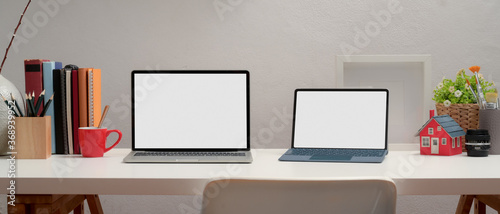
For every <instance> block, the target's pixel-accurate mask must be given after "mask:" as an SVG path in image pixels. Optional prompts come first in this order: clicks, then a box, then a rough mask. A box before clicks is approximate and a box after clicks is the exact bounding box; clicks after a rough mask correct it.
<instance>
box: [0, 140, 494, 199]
mask: <svg viewBox="0 0 500 214" xmlns="http://www.w3.org/2000/svg"><path fill="white" fill-rule="evenodd" d="M129 151H130V150H129V149H113V150H111V151H110V152H108V153H106V154H105V157H103V158H82V157H81V156H79V155H73V156H70V155H53V156H52V157H51V158H50V159H47V160H17V165H16V170H17V174H16V179H15V181H16V194H103V195H195V194H200V193H201V192H202V191H203V188H204V186H205V184H206V183H207V182H208V181H209V180H211V179H214V178H217V177H224V178H227V177H230V178H262V179H341V178H353V177H356V178H357V177H361V178H368V177H380V176H388V177H390V178H392V179H393V180H394V181H395V183H396V185H397V190H398V194H401V195H461V194H471V195H473V194H500V155H495V156H492V155H490V156H489V157H485V158H473V157H467V156H466V155H465V153H464V154H462V155H457V156H451V157H443V156H421V155H419V152H418V151H390V152H389V155H388V156H387V157H386V158H385V160H384V162H383V163H381V164H364V163H310V162H309V163H305V162H280V161H278V158H279V157H280V156H281V154H283V153H284V152H285V149H255V150H252V152H253V156H254V161H253V163H251V164H125V163H122V159H123V157H125V155H126V154H128V152H129ZM4 158H5V157H4ZM8 167H9V163H8V161H5V160H4V161H1V162H0V183H2V184H3V188H1V193H3V194H7V189H6V188H7V184H8V182H9V181H10V178H8V177H7V174H8Z"/></svg>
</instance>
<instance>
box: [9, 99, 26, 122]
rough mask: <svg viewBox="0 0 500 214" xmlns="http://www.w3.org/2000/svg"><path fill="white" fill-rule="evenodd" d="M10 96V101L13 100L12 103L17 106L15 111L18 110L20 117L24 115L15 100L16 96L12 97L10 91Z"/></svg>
mask: <svg viewBox="0 0 500 214" xmlns="http://www.w3.org/2000/svg"><path fill="white" fill-rule="evenodd" d="M10 98H11V99H12V101H14V104H16V108H17V111H19V115H21V117H24V115H23V111H21V108H19V105H18V104H17V100H16V98H14V95H13V94H12V93H10Z"/></svg>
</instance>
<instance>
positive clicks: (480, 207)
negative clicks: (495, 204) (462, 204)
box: [474, 198, 486, 214]
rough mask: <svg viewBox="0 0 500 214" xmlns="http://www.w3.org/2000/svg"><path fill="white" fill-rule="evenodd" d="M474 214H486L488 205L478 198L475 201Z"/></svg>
mask: <svg viewBox="0 0 500 214" xmlns="http://www.w3.org/2000/svg"><path fill="white" fill-rule="evenodd" d="M474 214H486V204H484V203H483V202H481V201H480V200H478V199H477V198H475V199H474Z"/></svg>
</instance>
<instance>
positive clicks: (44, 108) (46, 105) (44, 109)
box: [40, 94, 54, 117]
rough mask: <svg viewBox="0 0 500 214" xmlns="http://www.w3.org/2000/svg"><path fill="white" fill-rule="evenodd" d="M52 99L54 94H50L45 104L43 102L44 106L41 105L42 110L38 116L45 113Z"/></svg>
mask: <svg viewBox="0 0 500 214" xmlns="http://www.w3.org/2000/svg"><path fill="white" fill-rule="evenodd" d="M52 99H54V94H52V96H50V98H49V101H47V103H46V104H45V106H44V107H43V111H42V113H41V114H40V117H43V116H45V113H46V112H47V110H48V109H49V106H50V103H52Z"/></svg>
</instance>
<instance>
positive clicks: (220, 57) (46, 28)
mask: <svg viewBox="0 0 500 214" xmlns="http://www.w3.org/2000/svg"><path fill="white" fill-rule="evenodd" d="M25 2H26V1H18V0H16V1H14V0H4V1H1V2H0V20H1V21H0V38H1V39H0V50H4V49H5V48H6V47H7V45H8V42H9V38H10V33H9V32H12V31H13V29H14V27H15V25H16V24H17V21H18V18H19V14H20V12H21V11H22V10H23V9H24V3H25ZM47 2H49V3H56V4H55V6H54V5H50V7H49V9H48V10H47V9H44V7H43V5H47V4H46V3H47ZM391 4H395V5H396V6H389V5H391ZM216 6H218V8H219V9H217V8H216ZM45 8H46V7H45ZM391 8H392V9H391ZM390 11H392V12H394V13H390ZM387 13H389V14H390V19H385V20H382V21H380V20H379V18H377V17H378V16H377V15H374V14H387ZM384 18H387V16H384ZM499 18H500V2H498V1H495V0H484V1H465V0H462V1H449V0H440V1H402V2H388V1H329V0H316V1H300V0H287V1H243V0H205V1H193V0H191V1H189V0H188V1H181V0H172V1H162V0H149V1H132V0H123V1H117V0H101V1H99V0H87V1H76V0H38V1H33V2H32V5H31V7H30V8H29V9H28V11H27V13H26V16H25V22H24V25H23V26H22V27H21V28H20V30H19V32H18V39H17V40H16V41H17V43H16V45H15V47H16V48H11V52H10V55H9V58H8V59H7V62H6V64H5V66H4V69H3V72H2V75H4V76H5V77H6V78H7V79H9V80H11V81H12V82H13V83H15V84H16V85H17V86H18V88H19V89H21V90H23V89H24V75H23V59H29V58H47V59H52V60H58V61H62V62H63V63H64V64H69V63H72V64H76V65H78V66H80V67H90V66H92V67H96V68H101V69H102V70H103V76H102V80H103V85H102V87H103V92H102V96H103V104H110V105H111V109H110V112H108V118H109V120H108V121H107V126H108V127H109V128H118V129H120V130H122V131H123V132H124V138H123V142H122V143H121V144H120V145H119V146H120V147H130V144H131V143H130V130H131V128H130V107H129V106H130V71H131V70H133V69H151V68H153V69H247V70H249V71H250V73H251V123H252V126H251V135H252V137H254V141H253V142H252V143H253V144H252V145H253V146H254V147H266V148H286V147H289V146H290V136H291V124H290V118H287V117H286V115H288V114H290V113H291V112H292V108H293V106H292V100H293V89H295V88H298V87H334V86H335V55H339V54H349V53H350V52H352V54H431V55H432V58H433V62H432V68H433V74H432V80H433V81H432V85H433V86H434V85H436V84H437V83H438V82H439V81H440V80H441V77H442V76H443V74H445V75H446V76H447V77H448V78H451V77H454V75H455V73H456V72H457V71H458V70H459V69H460V68H468V67H469V66H472V65H480V66H481V67H482V70H481V72H482V73H484V74H485V76H486V78H487V80H490V78H492V79H493V80H497V81H498V80H499V79H500V77H499V76H500V73H499V68H500V61H499V60H498V58H499V55H500V39H499V38H500V22H498V20H499ZM363 31H365V33H363ZM346 47H350V49H346ZM343 49H344V50H343ZM0 53H3V52H0ZM490 76H492V77H490ZM273 118H278V120H277V125H280V124H279V123H282V124H283V125H284V128H283V129H274V130H271V129H270V122H271V121H275V120H274V119H273ZM275 125H276V124H275ZM270 130H271V131H270ZM436 197H437V198H439V199H440V200H441V199H442V200H445V201H446V200H447V201H448V202H450V203H454V202H455V201H456V200H457V197H455V196H453V197H444V196H436ZM436 197H433V198H431V199H428V198H427V197H402V199H405V198H410V199H409V200H404V201H403V202H401V201H400V202H401V203H400V205H399V207H398V208H399V211H400V212H401V213H415V212H417V213H432V212H433V211H432V210H433V209H434V208H435V207H429V206H425V204H427V202H429V203H431V202H432V201H435V200H434V199H435V198H436ZM130 198H134V200H137V203H134V204H131V203H127V200H123V198H122V197H110V198H107V199H106V200H108V199H109V202H108V201H107V202H106V203H105V206H106V207H107V206H109V207H130V208H131V209H132V208H133V207H135V208H137V207H139V208H140V207H143V208H144V209H146V208H150V206H151V204H150V203H149V202H148V201H149V199H150V198H149V197H130ZM160 198H162V197H160ZM162 199H165V200H166V201H171V202H175V201H176V200H190V199H186V198H185V197H164V198H162ZM412 202H413V203H412ZM174 204H175V203H172V204H171V208H172V209H174V210H176V208H175V205H174ZM412 204H424V206H420V207H418V208H417V209H414V208H415V207H414V206H413V205H412ZM106 207H105V210H106V209H107V208H106ZM153 207H154V206H153ZM157 208H158V209H159V208H163V206H157ZM108 209H111V208H108ZM451 209H453V208H451ZM126 210H128V208H126V209H125V212H126ZM444 212H447V213H450V212H452V210H450V209H446V211H444ZM173 213H175V212H173ZM439 213H443V212H439Z"/></svg>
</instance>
